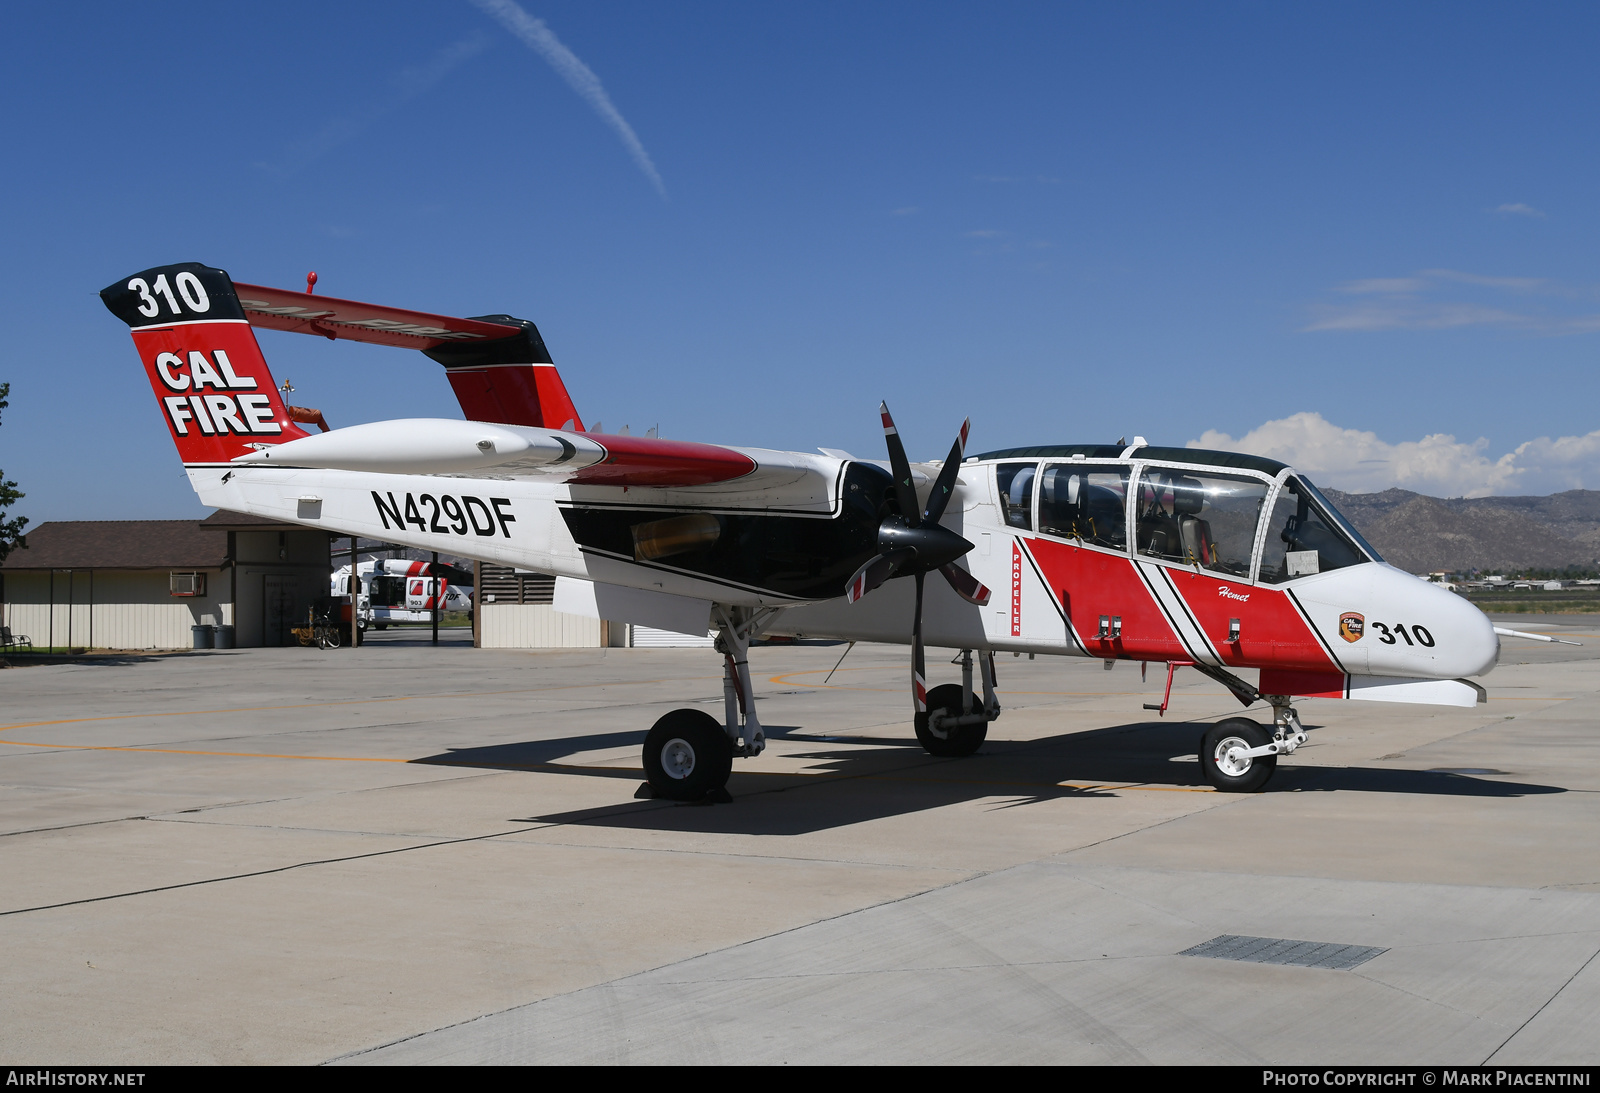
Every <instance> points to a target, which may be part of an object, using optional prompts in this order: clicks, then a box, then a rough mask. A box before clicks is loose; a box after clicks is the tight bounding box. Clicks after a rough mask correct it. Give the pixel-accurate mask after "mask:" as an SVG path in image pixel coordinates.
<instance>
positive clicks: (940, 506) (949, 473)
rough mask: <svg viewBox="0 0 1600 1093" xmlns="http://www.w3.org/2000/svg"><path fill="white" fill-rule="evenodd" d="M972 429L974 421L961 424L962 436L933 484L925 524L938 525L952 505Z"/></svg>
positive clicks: (924, 517)
mask: <svg viewBox="0 0 1600 1093" xmlns="http://www.w3.org/2000/svg"><path fill="white" fill-rule="evenodd" d="M971 428H972V419H971V418H970V417H969V418H967V420H965V421H963V422H962V423H961V435H960V436H958V437H956V442H955V443H954V444H952V445H950V454H949V455H947V456H945V460H944V467H943V468H942V469H941V470H940V471H939V477H938V479H936V480H935V481H934V483H933V492H932V493H930V494H928V511H926V512H924V513H923V514H922V520H923V523H927V524H936V523H938V522H939V517H941V516H943V515H944V507H945V506H946V505H948V504H949V503H950V494H951V491H953V490H954V489H955V488H956V475H958V474H960V473H961V461H962V460H963V459H965V458H966V452H967V432H968V431H969V430H970V429H971Z"/></svg>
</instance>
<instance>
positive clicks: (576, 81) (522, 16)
mask: <svg viewBox="0 0 1600 1093" xmlns="http://www.w3.org/2000/svg"><path fill="white" fill-rule="evenodd" d="M472 3H473V4H474V6H476V7H477V8H478V10H479V11H481V12H483V13H484V14H485V15H488V16H490V17H492V18H494V19H496V20H498V21H499V23H500V25H501V26H503V27H505V28H506V29H507V30H509V31H510V32H511V33H512V34H515V35H516V36H517V37H518V38H520V39H522V42H523V44H524V45H526V46H527V47H528V48H529V49H531V50H533V51H534V52H535V53H537V54H538V55H539V56H541V57H543V58H544V59H545V61H546V62H547V63H548V64H549V65H550V67H551V68H553V69H555V70H556V75H558V76H560V77H561V78H562V79H563V80H566V81H567V86H568V87H570V88H572V90H574V91H576V92H577V93H578V96H579V97H580V98H582V99H583V100H584V101H585V102H587V103H588V104H589V106H590V107H591V108H592V109H593V110H594V112H595V113H596V114H599V115H600V120H601V121H604V122H605V123H606V124H607V125H609V126H611V128H612V129H614V130H616V133H617V136H619V137H621V138H622V146H623V147H624V148H626V149H627V150H628V154H629V155H631V156H633V161H634V162H635V163H637V164H638V165H639V170H641V171H643V172H644V174H645V177H646V178H648V179H649V180H650V181H651V182H652V183H653V184H654V185H655V188H656V192H657V193H659V194H660V195H661V196H662V197H666V196H667V188H666V186H665V185H663V184H662V182H661V175H660V173H659V172H657V171H656V165H655V163H653V162H652V161H651V159H650V153H648V152H646V151H645V150H644V145H643V144H642V143H641V142H640V141H639V136H638V134H637V133H635V132H634V131H633V126H631V125H629V124H628V122H627V119H626V118H624V117H623V116H622V113H621V111H619V110H618V109H617V108H616V106H614V105H613V104H612V102H611V96H610V95H608V94H606V89H605V87H604V86H603V85H602V84H601V83H600V77H599V76H596V75H595V74H594V70H593V69H591V68H590V67H589V66H588V65H586V64H584V63H583V62H582V61H580V60H579V59H578V57H577V54H575V53H573V52H572V50H570V49H568V48H567V47H566V46H565V45H563V44H562V42H561V39H559V38H557V37H556V36H555V34H554V33H552V32H551V30H550V28H549V27H547V26H545V23H544V20H543V19H535V18H534V17H533V16H531V15H529V14H528V13H527V12H525V11H523V10H522V7H521V5H519V4H517V3H515V2H514V0H472Z"/></svg>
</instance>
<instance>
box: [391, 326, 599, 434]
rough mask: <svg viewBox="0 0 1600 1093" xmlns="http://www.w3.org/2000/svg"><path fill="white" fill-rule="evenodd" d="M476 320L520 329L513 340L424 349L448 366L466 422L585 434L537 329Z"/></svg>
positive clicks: (454, 344)
mask: <svg viewBox="0 0 1600 1093" xmlns="http://www.w3.org/2000/svg"><path fill="white" fill-rule="evenodd" d="M473 319H474V321H476V322H485V323H496V324H498V325H501V326H507V327H520V328H521V329H520V330H519V331H518V333H516V334H514V335H512V336H511V337H509V338H500V339H497V340H495V341H485V342H465V343H463V342H445V343H442V344H440V345H436V346H433V347H432V348H430V349H424V350H423V352H424V353H426V354H427V355H428V356H429V357H432V358H433V359H434V360H436V361H438V362H439V363H440V364H442V365H444V367H445V372H446V375H448V376H449V379H450V387H451V388H452V389H453V390H454V391H455V393H456V401H457V402H459V403H461V412H462V413H463V414H464V415H465V416H466V418H467V420H468V421H498V422H503V423H505V424H507V425H532V426H536V427H542V428H546V429H573V430H576V431H578V432H582V431H583V419H582V418H581V417H579V416H578V410H577V407H575V406H574V405H573V404H572V396H571V395H569V394H567V385H566V384H564V383H562V382H561V373H559V372H557V371H556V366H555V365H554V364H553V363H551V360H550V351H549V350H548V349H546V348H545V344H544V338H542V337H540V335H539V328H538V327H536V326H534V325H533V324H532V323H530V322H529V321H528V320H527V319H518V318H516V317H515V316H513V315H475V316H473Z"/></svg>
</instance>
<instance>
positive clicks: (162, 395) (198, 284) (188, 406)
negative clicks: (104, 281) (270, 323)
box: [100, 262, 307, 465]
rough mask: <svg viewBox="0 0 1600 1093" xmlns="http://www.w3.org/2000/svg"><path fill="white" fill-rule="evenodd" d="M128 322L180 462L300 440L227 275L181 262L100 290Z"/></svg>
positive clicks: (218, 459) (215, 459)
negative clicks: (176, 448)
mask: <svg viewBox="0 0 1600 1093" xmlns="http://www.w3.org/2000/svg"><path fill="white" fill-rule="evenodd" d="M100 298H101V299H102V300H104V301H105V305H106V307H107V308H109V309H110V310H111V313H112V314H113V315H115V316H116V317H117V318H119V319H121V320H122V321H123V322H125V323H127V324H128V327H129V328H130V331H131V333H132V334H133V344H134V346H135V347H136V348H137V349H138V350H139V357H140V359H141V360H143V361H144V367H145V373H146V375H148V376H149V378H150V386H151V387H152V389H154V391H155V394H156V403H157V405H158V406H159V407H160V408H161V416H162V417H163V418H164V419H165V420H166V423H167V430H168V432H169V433H170V434H171V436H172V441H173V443H174V444H176V445H177V446H178V455H179V457H180V458H181V459H182V460H183V462H184V464H185V465H194V464H205V463H226V462H228V461H229V460H231V459H233V458H234V457H235V456H240V455H244V454H245V453H246V452H249V451H251V450H252V449H254V448H257V447H260V446H261V445H263V444H280V443H282V442H284V441H286V440H294V439H297V438H299V437H303V436H306V435H307V434H306V433H305V431H304V430H302V429H301V428H300V427H299V426H297V425H295V424H294V422H293V421H291V420H290V417H289V412H288V409H287V408H286V407H285V406H284V404H283V399H282V397H280V395H279V394H278V388H277V385H276V384H275V383H274V382H273V379H272V373H271V372H270V371H268V369H267V362H266V358H265V357H263V356H262V355H261V347H260V346H259V345H257V344H256V336H255V331H253V330H251V329H250V323H249V321H248V320H247V319H246V318H245V315H244V310H243V309H242V308H241V307H240V306H239V298H238V296H237V295H236V294H235V293H234V289H233V282H232V280H230V279H229V277H228V275H227V273H226V272H224V271H223V270H220V269H213V268H212V267H210V266H203V265H201V264H199V263H198V262H183V263H179V264H177V265H171V266H157V267H155V268H154V269H148V270H145V271H144V272H143V273H138V274H135V275H134V276H132V277H128V278H124V279H123V280H121V281H118V282H117V283H115V284H113V285H111V286H110V287H109V288H106V289H104V290H103V291H102V292H101V293H100Z"/></svg>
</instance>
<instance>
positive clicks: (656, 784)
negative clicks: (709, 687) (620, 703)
mask: <svg viewBox="0 0 1600 1093" xmlns="http://www.w3.org/2000/svg"><path fill="white" fill-rule="evenodd" d="M732 772H733V742H732V741H730V740H729V739H728V734H727V733H726V732H724V731H723V729H722V726H721V725H720V724H718V723H717V720H716V718H714V717H712V716H711V715H710V714H708V713H706V712H705V711H704V710H673V711H672V712H671V713H669V714H667V715H666V716H665V717H663V718H662V719H661V720H660V721H657V722H656V723H655V725H653V726H652V727H651V729H650V733H649V735H647V736H646V737H645V738H644V773H645V777H646V778H648V779H649V780H650V788H651V789H653V790H655V792H656V796H657V797H665V798H667V799H668V800H672V801H698V800H700V799H701V798H702V797H704V796H705V795H706V794H708V793H711V792H712V791H714V790H719V789H721V788H722V787H723V786H725V785H727V784H728V775H729V774H731V773H732Z"/></svg>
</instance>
